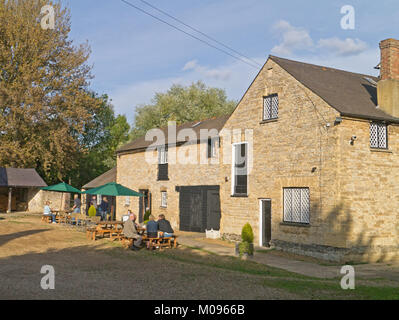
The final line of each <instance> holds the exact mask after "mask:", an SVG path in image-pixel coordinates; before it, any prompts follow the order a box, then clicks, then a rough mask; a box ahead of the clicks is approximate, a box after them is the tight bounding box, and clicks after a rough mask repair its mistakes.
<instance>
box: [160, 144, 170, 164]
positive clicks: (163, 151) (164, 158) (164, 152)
mask: <svg viewBox="0 0 399 320" xmlns="http://www.w3.org/2000/svg"><path fill="white" fill-rule="evenodd" d="M158 163H159V164H167V163H168V149H167V148H166V147H165V146H162V147H159V148H158Z"/></svg>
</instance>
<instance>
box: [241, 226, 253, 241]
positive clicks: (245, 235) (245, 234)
mask: <svg viewBox="0 0 399 320" xmlns="http://www.w3.org/2000/svg"><path fill="white" fill-rule="evenodd" d="M241 240H242V241H243V242H248V243H252V242H254V232H253V231H252V227H251V225H250V224H249V223H246V224H245V225H244V227H242V231H241Z"/></svg>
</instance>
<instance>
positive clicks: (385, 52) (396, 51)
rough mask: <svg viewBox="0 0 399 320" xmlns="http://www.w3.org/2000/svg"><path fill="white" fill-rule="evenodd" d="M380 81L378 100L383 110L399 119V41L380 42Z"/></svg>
mask: <svg viewBox="0 0 399 320" xmlns="http://www.w3.org/2000/svg"><path fill="white" fill-rule="evenodd" d="M380 50H381V63H380V80H379V81H378V84H377V99H378V105H379V107H380V109H381V110H383V111H385V112H386V113H388V114H390V115H391V116H394V117H398V118H399V40H396V39H386V40H383V41H381V42H380Z"/></svg>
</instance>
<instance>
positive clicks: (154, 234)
mask: <svg viewBox="0 0 399 320" xmlns="http://www.w3.org/2000/svg"><path fill="white" fill-rule="evenodd" d="M128 216H129V218H128V219H127V220H126V221H125V223H124V224H123V234H124V235H125V236H126V237H127V238H130V239H133V246H132V247H131V249H132V250H139V249H140V248H141V246H142V242H143V237H142V236H141V235H140V233H139V232H138V230H137V228H138V227H140V225H139V224H137V223H136V219H137V217H136V215H135V214H134V213H132V212H131V211H130V210H128ZM142 227H143V228H145V229H146V232H147V237H148V238H167V237H171V236H173V233H174V231H173V229H172V226H171V225H170V222H169V221H168V220H166V219H165V215H164V214H160V215H159V216H158V220H157V221H155V217H154V216H153V215H152V214H151V215H150V216H149V220H148V222H147V224H143V225H142ZM148 245H149V244H148V243H147V248H148Z"/></svg>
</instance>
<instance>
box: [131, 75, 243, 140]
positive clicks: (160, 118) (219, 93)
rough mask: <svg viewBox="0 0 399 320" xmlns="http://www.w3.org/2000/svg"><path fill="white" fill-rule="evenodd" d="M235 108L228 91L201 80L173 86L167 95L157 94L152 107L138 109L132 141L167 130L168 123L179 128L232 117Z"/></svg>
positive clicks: (146, 106)
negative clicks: (170, 122)
mask: <svg viewBox="0 0 399 320" xmlns="http://www.w3.org/2000/svg"><path fill="white" fill-rule="evenodd" d="M235 105H236V102H235V101H232V100H228V99H227V96H226V93H225V91H224V90H222V89H218V88H210V87H207V86H206V85H205V84H204V83H203V82H200V81H198V82H196V83H193V84H191V85H190V86H187V87H183V86H181V85H173V86H172V87H171V88H170V89H169V90H168V91H167V92H166V93H156V94H155V97H154V98H153V100H152V103H151V104H148V105H142V106H138V107H137V108H136V110H135V122H134V127H133V130H132V132H131V139H135V138H138V137H140V136H142V135H144V134H145V133H146V132H147V131H148V130H150V129H152V128H159V127H165V126H167V125H168V121H176V123H177V124H178V125H179V124H182V123H184V122H190V121H196V120H204V119H208V118H212V117H218V116H222V115H226V114H230V113H231V112H232V111H233V110H234V107H235Z"/></svg>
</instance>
